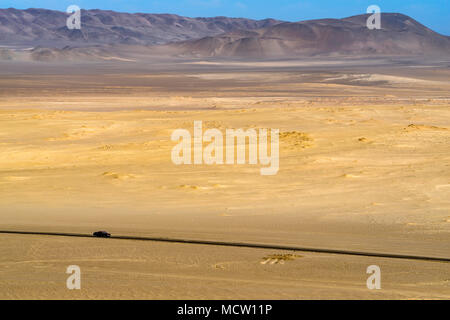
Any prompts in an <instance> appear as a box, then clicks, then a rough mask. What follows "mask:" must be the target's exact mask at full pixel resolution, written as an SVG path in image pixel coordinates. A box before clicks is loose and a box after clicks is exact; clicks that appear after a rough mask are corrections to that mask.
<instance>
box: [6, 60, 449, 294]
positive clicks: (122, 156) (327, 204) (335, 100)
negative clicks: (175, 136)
mask: <svg viewBox="0 0 450 320" xmlns="http://www.w3.org/2000/svg"><path fill="white" fill-rule="evenodd" d="M21 68H22V69H21ZM102 68H103V69H102ZM124 68H125V67H124ZM155 68H156V67H155ZM158 68H160V70H155V71H152V66H148V67H146V68H143V69H142V70H137V68H136V69H133V70H131V71H130V70H128V69H132V68H128V69H127V70H128V71H127V70H125V69H126V68H125V69H120V68H117V69H110V68H109V67H108V68H106V67H101V66H100V67H99V66H92V67H89V68H87V67H84V68H80V67H79V66H78V67H76V66H75V67H74V66H63V67H62V66H48V65H45V64H32V65H30V66H29V68H24V67H23V66H14V65H11V64H9V65H2V69H0V70H2V72H1V76H0V123H1V126H0V212H1V220H0V229H3V230H5V229H11V230H27V231H30V230H36V231H61V232H64V231H68V232H92V231H96V230H99V229H107V230H108V231H110V232H113V233H115V234H117V233H120V234H129V235H152V236H173V237H175V236H176V237H187V238H195V239H211V240H233V241H253V242H265V243H274V244H276V243H278V244H286V245H289V244H292V245H303V246H316V247H323V248H336V249H350V250H357V249H361V250H366V251H370V250H372V251H377V252H392V253H409V254H418V255H431V256H440V257H447V258H448V257H449V252H450V241H449V239H450V201H449V199H450V170H449V169H450V146H449V141H450V126H449V123H450V121H449V120H450V109H449V103H450V102H449V101H450V96H449V94H448V92H450V82H449V81H448V79H449V76H450V71H449V69H448V67H447V68H443V67H442V66H439V67H436V66H435V67H433V66H421V67H420V68H419V67H411V66H400V67H399V66H397V67H395V68H394V67H390V68H388V67H383V66H378V67H374V66H368V67H361V66H359V67H354V68H351V67H349V66H347V65H345V66H342V67H341V68H339V67H336V66H335V67H333V70H330V67H327V68H324V69H320V68H319V67H318V66H317V65H313V66H312V67H307V68H306V67H304V69H302V67H300V66H297V67H296V68H294V70H287V69H286V68H281V67H279V66H278V67H277V68H279V69H276V70H274V69H273V68H275V67H274V66H272V65H270V66H269V67H264V66H257V67H256V66H252V68H251V69H248V70H245V72H244V71H243V72H239V71H237V70H235V69H233V68H236V67H235V66H233V67H232V68H230V69H226V68H225V69H220V68H217V69H214V67H212V66H211V64H207V69H205V67H204V65H202V64H201V63H195V64H191V65H190V66H186V64H185V63H184V64H183V67H181V66H180V67H179V68H185V70H184V71H183V72H176V71H174V70H172V69H174V68H175V69H176V67H173V66H171V67H167V69H168V71H167V70H166V71H162V70H163V69H164V66H158ZM171 68H172V69H171ZM280 68H281V69H280ZM169 69H170V70H169ZM80 70H81V71H80ZM195 120H202V121H203V123H204V127H205V128H218V129H219V130H225V129H227V128H244V129H246V128H278V129H280V131H281V138H280V139H281V144H280V171H279V173H278V174H277V175H275V176H261V175H260V174H259V169H260V166H259V165H257V166H250V165H234V166H230V165H223V166H217V165H214V166H207V165H197V166H194V165H191V166H175V165H174V164H173V163H172V161H171V149H172V148H173V147H174V146H175V144H176V143H174V142H172V141H171V140H170V135H171V133H172V132H173V130H175V129H179V128H185V129H188V130H192V129H193V122H194V121H195ZM91 241H95V240H80V239H76V240H70V239H53V238H48V239H47V238H45V239H44V238H39V237H33V236H17V235H16V236H5V235H2V236H1V242H0V250H1V252H2V254H1V264H0V298H40V297H45V298H58V297H62V298H80V297H84V298H293V299H296V298H449V296H450V286H449V278H450V275H449V272H450V270H449V265H448V264H440V263H438V264H436V263H425V262H423V263H422V262H411V261H390V260H388V259H385V260H383V259H376V260H377V261H376V262H379V263H380V264H381V267H382V270H385V269H386V270H387V273H386V279H387V282H386V290H385V291H383V292H382V293H376V294H374V293H372V292H368V290H367V289H366V288H365V279H366V278H367V276H366V274H365V268H367V266H368V265H370V264H373V259H367V258H352V257H344V256H342V257H341V256H332V255H318V254H301V253H300V254H301V255H303V256H304V258H302V259H295V260H293V261H288V262H286V263H285V264H283V265H275V266H266V265H261V264H260V261H259V260H261V258H262V257H264V256H265V255H267V254H276V253H277V252H267V251H264V250H251V249H232V248H225V249H224V248H218V247H204V248H203V247H198V246H189V245H183V246H182V245H175V244H156V243H152V244H148V243H146V244H143V243H140V244H137V243H133V242H128V241H125V242H117V241H111V242H95V244H94V243H92V242H91ZM91 243H92V245H91ZM72 261H74V263H75V262H76V261H80V262H79V263H80V264H83V266H86V267H85V268H86V280H88V279H91V280H92V281H89V282H88V281H86V282H87V283H86V290H84V291H82V292H81V293H75V294H74V293H70V292H66V291H65V289H64V287H63V285H64V282H61V281H62V280H61V279H65V276H66V275H65V274H64V272H62V273H61V275H60V276H59V275H58V277H59V278H58V279H60V280H46V279H47V278H46V277H47V276H50V275H52V274H57V273H58V272H61V270H63V269H64V266H65V265H66V264H67V263H68V262H70V263H72ZM102 261H103V262H102ZM186 261H187V262H186ZM221 263H222V264H223V266H224V267H223V268H222V267H215V266H216V265H219V266H222V265H221ZM384 266H385V268H384ZM63 271H64V270H63ZM231 274H232V276H230V275H231ZM33 275H36V277H37V280H33V279H31V280H30V278H33ZM41 277H42V279H41ZM143 279H146V280H148V281H143ZM60 282H61V283H60ZM206 283H209V286H207V288H206V289H205V287H206ZM162 284H164V285H162ZM161 285H162V286H161ZM105 286H106V288H107V289H105ZM267 286H269V289H268V290H265V291H262V290H261V289H262V288H265V287H267ZM110 289H111V290H110ZM112 289H113V290H112Z"/></svg>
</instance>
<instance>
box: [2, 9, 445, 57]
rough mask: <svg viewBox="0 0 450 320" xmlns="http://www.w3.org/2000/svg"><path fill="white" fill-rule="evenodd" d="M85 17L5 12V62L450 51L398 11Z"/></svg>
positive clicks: (441, 53)
mask: <svg viewBox="0 0 450 320" xmlns="http://www.w3.org/2000/svg"><path fill="white" fill-rule="evenodd" d="M81 16H82V29H81V30H69V29H68V28H67V27H66V19H67V17H68V15H67V14H66V13H64V12H59V11H51V10H44V9H28V10H17V9H5V10H0V60H11V59H18V60H22V59H25V60H34V61H55V60H96V59H99V60H105V59H106V60H111V59H116V60H124V61H134V60H135V59H137V60H141V59H146V58H148V57H149V56H150V55H159V56H179V57H242V58H277V57H284V58H290V57H308V56H316V55H328V56H329V55H350V56H353V55H416V56H417V55H422V56H425V55H426V56H449V55H450V37H448V36H444V35H440V34H438V33H436V32H434V31H432V30H430V29H428V28H427V27H425V26H424V25H422V24H420V23H418V22H417V21H415V20H414V19H412V18H410V17H408V16H405V15H402V14H398V13H383V14H382V15H381V27H382V28H381V30H369V29H368V28H367V26H366V21H367V18H368V17H369V15H358V16H353V17H349V18H345V19H321V20H309V21H301V22H280V21H276V20H272V19H266V20H261V21H256V20H249V19H235V18H226V17H216V18H185V17H180V16H177V15H168V14H141V13H136V14H130V13H118V12H114V11H102V10H89V11H82V14H81ZM2 46H3V48H2ZM8 46H11V47H9V48H8ZM18 46H19V47H18ZM136 57H138V58H136Z"/></svg>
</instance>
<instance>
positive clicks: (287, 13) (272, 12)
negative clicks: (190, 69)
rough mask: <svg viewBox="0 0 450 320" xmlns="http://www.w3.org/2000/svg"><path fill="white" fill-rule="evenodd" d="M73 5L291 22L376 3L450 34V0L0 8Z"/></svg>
mask: <svg viewBox="0 0 450 320" xmlns="http://www.w3.org/2000/svg"><path fill="white" fill-rule="evenodd" d="M72 4H76V5H78V6H79V7H81V8H83V9H109V10H116V11H125V12H146V13H175V14H179V15H183V16H188V17H211V16H229V17H246V18H252V19H264V18H275V19H280V20H287V21H299V20H306V19H318V18H343V17H347V16H351V15H355V14H360V13H365V11H366V9H367V7H368V6H369V5H372V4H376V5H378V6H379V7H381V11H382V12H401V13H404V14H407V15H409V16H411V17H413V18H414V19H416V20H418V21H419V22H421V23H423V24H425V25H426V26H428V27H430V28H431V29H433V30H435V31H438V32H440V33H443V34H446V35H450V0H368V1H367V0H304V1H302V0H271V1H269V0H39V1H36V0H0V8H9V7H13V8H18V9H25V8H47V9H55V10H61V11H65V9H66V8H67V7H68V6H69V5H72Z"/></svg>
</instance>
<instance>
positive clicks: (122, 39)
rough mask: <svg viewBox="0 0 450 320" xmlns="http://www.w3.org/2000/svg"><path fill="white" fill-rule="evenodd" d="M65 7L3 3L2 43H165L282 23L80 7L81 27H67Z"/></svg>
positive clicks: (61, 44)
mask: <svg viewBox="0 0 450 320" xmlns="http://www.w3.org/2000/svg"><path fill="white" fill-rule="evenodd" d="M68 17H69V15H68V14H66V13H65V12H60V11H53V10H45V9H27V10H18V9H0V45H8V44H9V45H11V44H15V45H18V44H20V45H34V46H36V45H44V46H55V47H60V48H62V47H64V46H66V45H70V46H74V45H98V44H118V43H120V44H140V45H149V44H164V43H168V42H173V41H182V40H189V39H198V38H202V37H205V36H214V35H218V34H221V33H224V32H230V31H233V30H238V29H245V30H251V29H258V28H264V27H269V26H272V25H275V24H277V23H279V21H276V20H273V19H266V20H261V21H256V20H250V19H237V18H236V19H234V18H227V17H215V18H186V17H180V16H177V15H171V14H143V13H135V14H131V13H120V12H114V11H104V10H88V11H85V10H82V11H81V23H82V24H81V30H69V29H68V28H67V27H66V20H67V18H68Z"/></svg>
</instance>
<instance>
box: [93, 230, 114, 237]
mask: <svg viewBox="0 0 450 320" xmlns="http://www.w3.org/2000/svg"><path fill="white" fill-rule="evenodd" d="M93 236H94V237H97V238H111V234H110V233H108V232H106V231H97V232H94V233H93Z"/></svg>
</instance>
